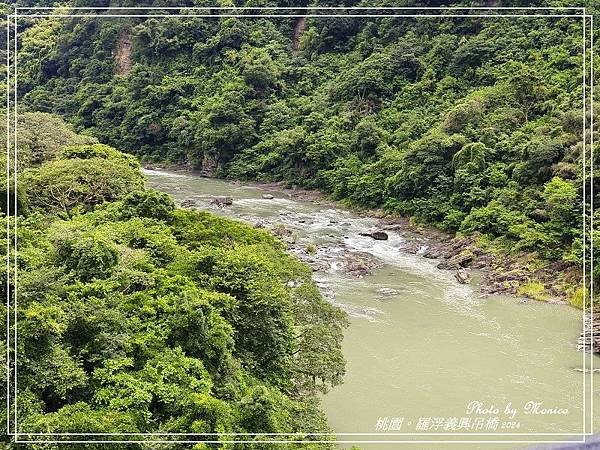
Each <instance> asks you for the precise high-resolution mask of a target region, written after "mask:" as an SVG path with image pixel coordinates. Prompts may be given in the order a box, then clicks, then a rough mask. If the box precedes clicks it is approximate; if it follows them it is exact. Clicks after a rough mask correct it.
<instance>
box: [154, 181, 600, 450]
mask: <svg viewBox="0 0 600 450" xmlns="http://www.w3.org/2000/svg"><path fill="white" fill-rule="evenodd" d="M145 175H146V177H147V180H148V184H149V186H150V187H152V188H155V189H157V190H160V191H163V192H167V193H169V194H171V195H172V196H173V198H174V199H175V201H176V202H177V203H181V201H183V200H184V199H190V198H192V199H194V200H195V201H196V202H197V203H198V205H199V207H202V208H206V209H210V210H212V211H214V212H215V213H217V214H223V215H226V216H230V217H235V218H239V219H241V220H245V221H248V222H251V223H256V222H260V221H264V222H265V223H267V225H273V224H282V225H284V226H285V227H286V228H287V229H290V230H292V232H293V236H294V239H295V241H296V245H297V246H298V247H299V248H302V247H304V248H306V247H309V246H314V248H315V249H316V253H315V254H314V255H312V256H309V258H312V259H313V262H314V263H316V264H317V265H319V266H320V267H321V270H318V271H315V279H316V281H317V283H318V284H319V286H320V287H321V289H322V291H323V292H324V293H325V295H326V296H327V298H328V299H329V301H331V302H332V303H334V304H336V305H338V306H340V307H341V308H342V309H343V310H344V311H346V312H347V313H348V315H349V318H350V326H349V328H348V329H347V331H346V334H345V339H344V344H343V351H344V355H345V356H346V359H347V361H348V363H347V373H346V376H345V379H344V383H343V384H342V385H340V386H337V387H335V388H334V389H332V390H331V391H330V392H329V393H328V394H327V395H325V396H324V398H323V401H322V407H323V409H324V411H325V412H326V414H327V416H328V419H329V423H330V425H331V427H332V428H333V429H334V430H335V432H336V433H340V434H343V433H377V432H381V433H383V439H392V440H404V439H409V440H413V439H431V440H436V439H445V438H446V437H445V436H425V437H423V436H421V437H418V436H416V435H414V434H408V435H392V434H390V433H420V432H429V433H433V432H436V433H437V432H454V431H456V428H449V429H448V431H445V430H444V428H443V427H442V428H438V429H436V428H428V430H427V431H423V430H424V426H425V424H426V423H427V421H428V420H427V419H428V418H430V419H431V422H433V421H437V422H436V423H439V420H440V419H438V418H444V423H445V424H448V423H450V424H451V425H455V423H454V419H453V418H456V419H458V420H459V421H460V419H462V418H464V417H467V418H471V426H472V425H473V420H474V419H475V418H477V417H484V418H485V419H486V426H487V419H488V418H489V417H495V416H496V417H499V418H500V424H499V425H498V428H497V429H493V428H489V429H487V430H486V429H473V428H471V429H469V430H468V432H469V433H471V432H479V433H581V429H582V414H583V408H582V403H583V393H582V391H583V375H582V373H580V372H577V371H576V370H575V369H576V368H581V367H582V353H579V352H577V351H576V345H575V342H576V339H577V336H578V334H579V333H580V331H581V317H582V316H581V311H578V310H576V309H574V308H571V307H568V306H565V305H555V304H547V303H543V302H537V301H528V302H523V300H522V299H517V298H513V297H503V296H487V297H484V296H482V295H481V294H480V292H479V289H478V284H477V278H476V277H475V279H474V282H473V283H472V284H470V285H460V284H458V282H457V281H456V280H455V278H454V276H453V274H452V273H451V272H449V271H442V270H439V269H437V268H436V267H435V265H436V262H435V261H432V260H429V259H426V258H423V257H421V256H419V255H414V254H410V253H406V252H403V251H401V249H400V247H401V244H402V242H403V239H405V238H404V237H403V235H402V232H390V233H389V235H390V236H389V239H388V240H387V241H376V240H374V239H372V238H370V237H363V236H360V235H359V232H361V231H366V230H368V229H370V228H373V227H374V226H375V225H376V224H377V220H376V219H374V218H365V217H360V216H359V215H357V214H356V213H354V212H352V211H349V210H345V209H343V208H341V207H332V206H331V205H329V204H319V203H318V202H317V203H315V202H309V201H301V200H295V199H294V198H290V197H289V196H288V195H287V194H286V193H285V192H282V191H278V190H269V189H268V188H266V187H257V186H245V185H240V184H233V183H229V182H227V181H223V180H216V179H207V178H202V177H199V176H196V175H193V174H187V173H181V172H176V173H175V172H166V171H159V170H146V171H145ZM265 193H270V194H272V195H273V196H274V198H273V199H265V198H263V194H265ZM215 195H220V196H223V195H227V196H231V197H232V198H233V205H231V206H228V207H225V208H216V207H214V206H211V205H210V200H211V198H212V196H215ZM352 254H359V255H361V257H363V258H368V259H370V260H371V262H373V263H376V264H377V267H376V268H375V269H374V270H373V273H372V274H371V275H368V276H364V277H362V278H357V277H354V276H349V275H348V274H347V273H346V271H345V270H343V267H344V265H345V264H346V263H347V261H348V255H352ZM595 366H596V367H600V362H598V358H596V361H595ZM588 378H589V376H588ZM594 378H595V379H596V380H598V381H597V382H596V385H600V379H599V377H598V376H597V375H594ZM588 389H589V387H588ZM599 393H600V392H599V391H598V390H597V391H596V395H595V397H596V398H598V395H597V394H599ZM472 401H481V402H482V406H481V408H480V411H479V412H477V413H473V414H467V406H468V404H469V403H470V402H472ZM529 401H532V402H542V403H543V404H542V406H541V408H542V409H543V408H547V409H554V410H555V411H554V412H547V411H546V412H545V413H543V414H542V413H539V411H538V413H537V414H534V413H532V414H526V413H525V404H526V403H527V402H529ZM598 401H599V402H600V399H599V400H598ZM507 406H508V407H509V408H515V409H516V413H515V416H514V418H513V419H511V418H510V417H509V415H507V414H506V413H505V410H506V408H507ZM494 408H497V409H498V412H494ZM485 409H491V411H490V412H487V413H484V412H483V411H484V410H485ZM558 410H560V411H562V412H560V413H557V412H556V411H558ZM565 411H566V412H565ZM386 418H387V420H388V421H387V422H386ZM400 418H402V425H401V427H400V429H398V421H399V419H400ZM596 421H597V420H596ZM378 422H379V426H378ZM393 422H395V425H394V427H393V428H394V429H391V430H390V429H389V428H390V425H391V424H392V423H393ZM386 423H387V425H386ZM419 423H420V425H419ZM517 424H518V426H517ZM429 426H431V424H430V425H429ZM436 426H437V425H436ZM444 426H446V425H444ZM448 426H450V425H448ZM463 426H467V423H466V422H464V423H463ZM492 426H493V425H492ZM458 431H461V430H460V429H459V430H458ZM462 431H463V432H465V431H467V429H466V428H463V429H462ZM385 434H388V435H387V436H386V435H385ZM450 438H454V439H457V437H456V436H454V437H448V439H450ZM462 438H463V439H467V438H468V439H482V440H483V439H486V440H490V439H491V440H503V439H511V440H515V441H516V440H528V439H531V440H532V441H534V442H535V441H536V440H543V439H546V440H553V436H551V435H537V436H526V435H523V436H519V435H514V436H510V437H507V436H504V437H502V436H500V437H499V436H494V435H489V436H488V435H485V436H483V435H482V436H481V437H480V438H475V437H472V436H467V437H464V436H463V437H462ZM571 438H572V439H578V438H579V437H575V436H574V437H571ZM339 439H340V440H362V441H366V440H379V439H382V437H381V436H375V435H371V436H369V435H345V436H341V437H339ZM562 439H565V437H563V438H562ZM359 445H360V447H361V448H366V447H369V445H368V444H367V445H362V444H359ZM430 445H431V447H430V446H428V444H418V445H417V444H414V447H413V446H412V445H411V447H413V448H432V447H433V445H434V444H430ZM461 445H462V444H453V445H451V446H447V447H445V448H464V447H461ZM524 445H526V444H520V443H516V442H515V443H513V444H510V445H502V448H515V447H522V446H524ZM347 447H348V448H349V447H350V445H348V446H347ZM376 448H379V449H381V448H382V446H381V445H379V446H376ZM435 448H439V445H436V446H435ZM468 448H473V447H472V446H469V447H468ZM485 448H500V447H499V446H491V447H490V446H489V444H488V446H487V447H485Z"/></svg>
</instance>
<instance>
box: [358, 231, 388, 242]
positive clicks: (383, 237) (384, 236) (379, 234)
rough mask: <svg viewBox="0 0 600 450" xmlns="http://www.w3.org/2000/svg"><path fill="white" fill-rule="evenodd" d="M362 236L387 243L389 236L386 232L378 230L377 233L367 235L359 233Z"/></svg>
mask: <svg viewBox="0 0 600 450" xmlns="http://www.w3.org/2000/svg"><path fill="white" fill-rule="evenodd" d="M358 234H360V235H361V236H368V237H370V238H373V239H375V240H376V241H387V239H388V235H387V233H386V232H385V231H381V230H376V231H369V232H367V233H358Z"/></svg>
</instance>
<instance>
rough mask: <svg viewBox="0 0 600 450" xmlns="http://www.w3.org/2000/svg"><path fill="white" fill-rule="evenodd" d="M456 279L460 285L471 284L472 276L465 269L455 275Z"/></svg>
mask: <svg viewBox="0 0 600 450" xmlns="http://www.w3.org/2000/svg"><path fill="white" fill-rule="evenodd" d="M454 278H456V280H457V281H458V282H459V283H460V284H469V283H470V282H471V274H470V273H469V272H467V271H466V270H464V269H459V270H457V271H456V273H455V274H454Z"/></svg>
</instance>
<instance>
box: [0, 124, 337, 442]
mask: <svg viewBox="0 0 600 450" xmlns="http://www.w3.org/2000/svg"><path fill="white" fill-rule="evenodd" d="M0 123H1V124H5V123H6V120H5V117H2V120H0ZM4 126H5V125H4ZM0 131H1V132H0V135H1V136H0V139H2V140H3V142H5V140H6V135H5V132H6V130H5V129H2V130H0ZM19 143H20V146H19V149H20V151H19V161H18V164H19V166H20V174H19V177H18V185H19V189H18V190H17V197H18V201H17V205H18V209H17V211H14V207H11V211H12V212H13V213H15V212H16V213H17V219H16V225H17V226H18V254H17V255H16V257H17V259H16V264H17V266H18V286H19V288H18V302H19V309H18V337H19V339H18V349H17V352H18V353H17V356H18V380H19V381H18V382H19V384H18V395H19V397H18V399H19V400H18V406H19V410H18V417H19V427H20V431H21V432H28V433H69V432H72V433H83V432H88V433H91V432H96V433H110V432H112V433H118V432H127V433H136V432H137V433H148V432H154V433H157V432H160V433H295V432H303V431H304V432H306V431H307V430H309V431H311V432H328V431H329V428H328V427H327V424H326V419H325V417H324V415H323V413H322V412H321V411H320V410H319V403H318V400H317V395H318V394H319V393H322V392H325V391H327V389H328V388H329V387H331V386H334V385H336V384H339V383H340V382H341V380H342V377H343V374H344V370H345V361H344V358H343V355H342V354H341V349H340V348H341V341H342V337H343V328H344V327H345V325H346V316H345V314H344V313H343V312H341V311H340V310H339V309H338V308H336V307H333V306H331V305H330V304H329V303H327V302H326V301H325V300H324V299H323V298H322V297H321V295H320V293H319V291H318V290H317V288H316V286H315V285H314V283H313V282H312V280H311V272H310V270H309V269H308V267H307V266H305V265H304V264H302V263H300V262H299V261H298V260H296V259H295V258H293V257H291V256H289V255H288V254H287V253H286V252H285V247H284V245H283V243H282V242H281V241H279V240H277V239H276V238H275V237H273V236H272V235H271V234H269V233H267V232H266V231H263V230H257V229H253V228H252V227H250V226H248V225H245V224H243V223H241V222H237V221H233V220H228V219H224V218H219V217H217V216H214V215H212V214H210V213H207V212H199V211H188V210H181V209H176V208H175V205H174V204H173V201H172V200H171V198H170V197H169V196H168V195H167V194H164V193H160V192H156V191H152V190H148V189H145V188H144V180H143V177H142V174H141V172H140V167H139V163H138V162H137V160H136V159H135V158H134V157H133V156H131V155H127V154H124V153H122V152H120V151H118V150H116V149H115V148H112V147H109V146H107V145H105V144H100V143H98V142H97V141H96V140H95V139H94V138H90V137H86V136H82V135H78V134H76V133H74V132H73V131H72V130H71V129H70V127H69V126H67V125H66V124H65V123H64V122H63V121H62V120H61V119H59V118H57V117H55V116H51V115H49V114H46V113H24V114H23V115H21V116H20V117H19ZM2 158H3V160H2V165H3V166H4V167H5V166H6V155H3V156H2ZM0 177H3V179H2V181H1V183H0V186H2V188H3V189H6V181H7V180H6V175H5V169H3V170H2V171H0ZM9 181H10V182H11V183H12V182H14V179H11V180H9ZM0 198H2V199H3V200H4V201H5V199H6V192H3V193H2V194H1V195H0ZM2 211H3V213H4V217H3V218H2V222H3V225H2V226H3V227H6V225H7V224H6V221H7V220H9V219H7V217H6V213H7V212H8V208H7V205H6V202H5V203H4V204H3V205H2ZM11 220H12V219H11ZM3 245H5V246H6V241H4V244H3ZM8 257H9V258H11V261H12V260H13V259H12V258H14V257H15V254H14V253H13V252H12V251H11V254H9V255H8ZM2 270H3V274H2V280H3V282H2V292H3V295H4V296H6V293H7V291H13V289H14V288H15V281H14V270H15V268H14V267H13V268H12V273H11V274H7V273H6V265H4V264H3V269H2ZM0 308H1V309H2V311H1V314H0V317H1V320H2V321H3V324H2V326H3V327H6V323H4V320H5V317H6V311H5V306H4V305H3V306H2V307H0ZM4 356H6V355H4ZM13 358H14V356H13ZM2 386H3V389H4V386H5V385H4V384H3V385H2ZM3 395H4V396H5V395H6V393H5V392H3ZM0 408H2V413H3V414H6V413H7V411H6V410H5V409H4V408H5V403H3V404H2V406H1V407H0ZM229 439H230V436H228V435H227V434H222V435H219V436H216V437H214V439H212V440H217V441H218V440H229ZM245 439H246V440H255V439H256V440H260V439H263V440H264V439H265V437H264V436H263V437H262V438H259V437H256V438H255V437H254V436H249V437H245ZM290 446H293V445H291V444H290ZM137 447H140V448H141V447H142V446H141V445H133V444H132V445H128V446H127V448H137ZM209 447H214V448H217V447H218V448H224V447H223V445H209ZM328 447H329V446H328V445H319V444H314V445H313V446H312V447H311V448H328ZM40 448H42V447H40ZM43 448H53V447H52V446H50V445H46V446H43ZM86 448H91V447H86ZM98 448H100V446H98ZM198 448H200V447H198ZM202 448H205V447H202ZM251 448H260V445H259V444H256V446H255V447H252V446H251Z"/></svg>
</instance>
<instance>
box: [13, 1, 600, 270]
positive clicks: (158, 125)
mask: <svg viewBox="0 0 600 450" xmlns="http://www.w3.org/2000/svg"><path fill="white" fill-rule="evenodd" d="M150 3H152V2H150ZM77 4H78V5H80V4H85V2H81V1H80V2H77ZM112 4H114V5H117V4H119V2H112ZM156 4H157V5H166V3H164V2H160V3H158V2H157V3H156ZM169 4H172V5H182V4H184V5H185V4H187V5H189V6H191V5H202V3H201V2H189V3H181V2H179V3H178V2H172V3H169ZM353 4H354V3H353ZM356 4H357V5H369V6H372V3H366V2H363V3H356ZM269 5H279V4H276V3H272V4H271V3H270V4H269ZM514 5H517V6H518V4H517V3H515V4H513V3H510V2H505V3H503V6H514ZM279 6H282V5H279ZM283 6H287V5H283ZM553 6H556V5H553ZM588 6H592V7H593V5H588ZM295 25H298V19H294V18H290V19H287V18H286V19H277V20H268V19H244V18H221V19H217V18H209V19H206V18H160V19H158V18H151V19H147V20H144V19H122V20H97V19H85V18H83V19H81V18H80V19H71V20H70V19H59V18H48V19H44V20H39V21H36V22H33V21H31V22H30V23H29V26H28V28H27V30H26V31H25V32H24V36H23V40H22V46H21V50H20V51H21V53H20V55H22V56H21V58H22V62H21V66H20V67H21V69H22V75H21V80H22V81H21V83H20V88H21V92H20V94H21V95H22V97H23V98H24V100H25V104H26V105H28V106H29V107H30V108H31V109H34V110H41V111H52V112H57V113H60V114H63V115H65V116H66V117H67V118H68V119H69V120H70V121H71V122H73V123H74V124H75V125H76V127H78V128H79V129H85V130H86V131H87V132H88V133H90V134H92V135H93V136H96V137H97V138H98V139H99V140H100V141H102V142H106V143H109V144H111V145H114V146H117V147H119V148H122V149H125V150H127V151H129V152H131V153H133V154H136V155H138V156H139V157H141V158H143V159H149V160H170V161H174V162H177V163H182V164H188V165H191V166H192V167H193V168H195V169H200V170H202V171H204V172H206V173H212V174H216V175H219V176H225V177H234V178H242V179H244V178H248V179H264V180H284V181H287V182H289V183H290V184H295V185H301V186H305V187H310V188H319V189H323V190H326V191H328V192H331V193H332V194H333V196H334V197H335V198H337V199H343V200H346V201H348V202H350V203H352V204H356V205H361V206H367V207H383V208H385V210H387V211H388V212H391V213H398V214H402V215H410V216H414V217H415V218H416V219H417V220H420V221H425V222H429V223H432V224H435V225H437V226H439V227H441V228H444V229H446V230H450V231H458V232H462V233H473V232H480V233H484V234H487V235H489V236H490V237H491V238H492V239H494V238H499V239H500V242H504V243H505V244H507V245H506V247H507V248H511V249H512V250H515V251H519V250H523V251H528V252H536V253H538V254H539V256H540V257H541V258H543V259H547V260H560V259H562V260H564V261H567V262H571V263H572V262H577V263H579V262H580V261H581V248H582V243H581V233H580V229H581V220H580V218H581V213H582V210H581V204H582V190H581V186H582V182H583V175H582V120H581V111H582V101H581V65H582V57H581V49H582V45H581V42H582V27H581V21H580V20H578V19H574V18H540V17H538V18H514V17H513V18H500V17H499V18H478V19H464V18H440V19H435V18H422V19H414V18H370V19H369V18H344V17H340V18H327V19H319V18H308V19H307V20H306V27H305V28H304V30H303V32H302V33H299V35H298V36H296V38H297V40H298V42H299V48H298V49H297V50H296V49H294V48H293V42H294V36H293V29H294V26H295ZM300 29H302V27H300ZM124 42H130V43H131V47H129V46H128V45H124V44H123V43H124ZM128 49H131V54H129V52H128ZM115 55H116V56H115ZM123 58H125V59H126V60H128V61H129V63H130V64H129V65H130V66H131V70H130V71H129V69H128V68H126V69H122V64H121V63H120V62H119V61H122V60H123ZM597 153H598V152H597Z"/></svg>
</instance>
